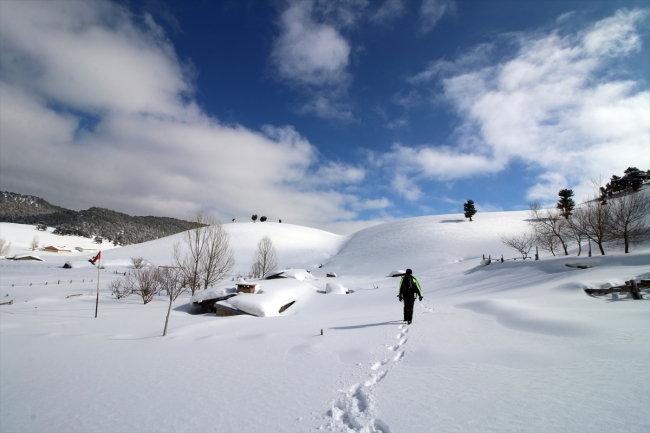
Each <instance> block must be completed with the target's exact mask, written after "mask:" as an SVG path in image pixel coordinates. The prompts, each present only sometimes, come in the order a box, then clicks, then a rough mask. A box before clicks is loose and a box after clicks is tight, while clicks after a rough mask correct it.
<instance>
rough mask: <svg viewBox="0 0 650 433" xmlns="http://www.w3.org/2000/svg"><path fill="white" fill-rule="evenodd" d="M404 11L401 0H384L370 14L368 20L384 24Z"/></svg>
mask: <svg viewBox="0 0 650 433" xmlns="http://www.w3.org/2000/svg"><path fill="white" fill-rule="evenodd" d="M405 12H406V10H405V8H404V2H403V1H402V0H386V1H384V3H383V4H382V5H381V7H380V8H379V9H377V11H376V12H375V13H374V14H372V15H371V16H370V21H371V22H373V23H375V24H386V23H388V22H390V21H392V20H394V19H395V18H399V17H400V16H402V15H404V13H405Z"/></svg>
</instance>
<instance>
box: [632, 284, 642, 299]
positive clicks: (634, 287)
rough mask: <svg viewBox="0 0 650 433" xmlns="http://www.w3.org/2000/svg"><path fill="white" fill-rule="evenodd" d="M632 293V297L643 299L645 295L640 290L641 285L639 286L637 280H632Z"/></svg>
mask: <svg viewBox="0 0 650 433" xmlns="http://www.w3.org/2000/svg"><path fill="white" fill-rule="evenodd" d="M629 283H630V293H631V294H632V299H637V300H639V299H643V296H641V291H640V290H639V286H637V284H636V281H634V280H630V281H629Z"/></svg>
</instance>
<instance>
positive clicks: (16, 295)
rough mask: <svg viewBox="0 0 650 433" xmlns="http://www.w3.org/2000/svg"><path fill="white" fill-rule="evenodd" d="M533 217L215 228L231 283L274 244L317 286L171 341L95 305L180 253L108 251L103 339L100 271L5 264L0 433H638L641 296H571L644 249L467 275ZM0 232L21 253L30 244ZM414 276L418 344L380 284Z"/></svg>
mask: <svg viewBox="0 0 650 433" xmlns="http://www.w3.org/2000/svg"><path fill="white" fill-rule="evenodd" d="M527 217H528V216H527V213H526V212H501V213H483V214H480V215H477V218H475V221H473V222H471V223H470V222H467V221H466V220H464V219H463V218H462V216H460V215H442V216H428V217H420V218H411V219H404V220H399V221H395V222H390V223H386V224H382V225H378V226H374V227H370V228H368V229H365V230H362V231H359V232H357V233H355V234H353V235H351V236H349V237H344V236H338V235H334V234H331V233H327V232H323V231H320V230H315V229H310V228H306V227H299V226H292V225H289V224H277V223H269V222H266V223H256V224H253V223H237V224H227V225H226V228H227V230H228V232H229V234H230V241H231V245H232V247H233V249H234V251H235V258H236V261H237V264H236V267H235V270H236V271H240V272H246V271H248V269H249V267H250V264H251V262H252V256H253V252H254V251H255V249H256V248H257V242H258V240H259V239H260V238H261V237H262V236H264V235H267V236H269V237H271V239H272V240H273V243H274V245H275V247H276V248H277V250H278V255H279V257H280V267H281V268H285V267H294V268H305V269H309V270H311V271H312V273H313V274H314V275H315V277H316V278H315V279H314V280H311V281H310V284H313V285H314V286H315V288H316V289H317V290H314V291H313V292H312V293H309V294H308V296H306V297H304V298H301V302H300V303H296V305H295V306H293V307H291V308H290V309H289V310H287V314H282V315H281V316H279V317H266V318H257V317H253V316H236V317H215V316H214V315H201V314H190V313H192V311H190V308H189V306H188V303H189V295H185V296H183V297H181V298H179V299H178V300H177V301H176V303H175V304H174V310H173V313H172V317H171V319H170V331H169V333H168V335H167V336H166V337H161V336H160V335H161V333H162V328H163V325H164V319H165V314H166V310H167V302H166V300H165V299H164V298H163V297H159V298H156V300H155V301H153V302H151V303H149V304H147V305H142V302H141V301H140V302H139V300H138V299H137V298H135V297H134V296H131V297H129V298H125V299H121V300H116V299H114V298H113V297H111V296H110V292H108V290H107V289H106V287H107V284H108V282H109V281H110V280H111V279H113V278H118V276H117V275H116V274H115V273H114V272H115V271H118V270H122V269H124V268H122V267H120V266H117V265H118V264H119V263H126V262H127V259H129V258H130V257H137V256H142V257H145V258H147V259H148V260H149V261H151V262H153V263H156V264H168V263H169V262H170V261H171V250H172V246H173V244H174V242H176V241H178V240H180V237H181V235H175V236H171V237H169V238H164V239H158V240H156V241H152V242H148V243H143V244H138V245H130V246H127V247H122V248H116V249H113V250H110V251H108V250H107V251H104V252H103V253H102V254H103V256H104V257H105V260H106V261H107V263H114V265H112V266H108V267H107V269H105V270H104V271H102V272H101V275H100V277H101V280H100V281H101V283H100V284H101V292H100V301H99V317H98V318H97V319H95V318H94V308H95V297H94V289H95V285H96V282H97V280H96V277H97V270H96V269H95V268H80V269H69V270H67V269H62V268H60V267H59V266H61V265H62V264H63V262H64V261H65V260H67V259H66V258H65V257H64V256H63V255H62V254H59V255H54V254H53V255H51V256H44V259H45V261H44V262H38V263H35V262H21V263H19V262H10V261H0V300H1V301H5V300H7V301H8V300H14V304H13V305H2V306H0V353H1V354H2V356H0V407H2V412H1V415H2V416H0V431H3V432H5V431H7V432H15V431H23V432H27V431H29V432H39V431H79V432H82V431H83V432H85V431H111V432H112V431H223V432H232V431H248V432H250V431H264V432H266V431H343V432H345V431H367V432H372V431H383V432H389V431H392V432H398V431H445V432H447V431H590V432H598V431H601V432H610V431H626V432H633V431H644V432H645V431H647V430H648V429H649V428H650V409H649V408H650V302H649V300H648V298H650V295H647V294H646V296H645V298H646V299H645V300H643V301H633V300H631V299H630V298H628V297H627V296H626V295H620V296H612V295H608V296H600V297H590V296H587V295H586V294H585V292H584V291H583V288H585V287H607V286H609V285H616V284H622V283H623V282H624V281H625V280H628V279H630V278H637V279H638V278H649V277H650V248H649V246H648V245H645V246H640V247H635V248H634V249H633V252H632V253H631V254H627V255H625V254H622V253H621V252H620V251H619V250H620V248H619V250H616V249H614V248H611V249H608V250H607V254H608V255H607V256H605V257H601V256H594V257H591V258H587V257H584V254H583V256H582V257H579V258H578V257H576V256H575V250H574V251H573V255H572V256H569V257H549V256H548V255H543V256H542V260H540V261H531V260H527V261H525V262H524V261H521V260H517V261H506V262H505V263H500V262H493V263H492V264H491V265H489V266H485V267H480V266H478V265H479V264H480V262H481V258H482V255H483V254H485V255H492V257H495V256H496V257H500V255H501V254H504V256H505V257H506V258H508V257H516V256H517V254H516V253H515V252H514V251H512V250H508V249H507V248H506V247H505V246H504V245H503V244H502V243H501V241H500V236H501V235H502V234H504V235H508V234H513V233H519V232H520V231H522V230H524V228H525V227H526V221H525V220H526V218H527ZM30 227H31V226H30ZM0 230H1V233H2V234H1V235H0V236H3V237H6V238H11V239H13V242H14V243H15V245H17V246H20V245H23V244H25V245H27V244H28V243H29V242H30V241H31V238H32V237H33V234H34V233H35V231H34V230H33V227H32V228H31V230H32V231H30V232H29V234H28V235H27V238H26V239H23V240H21V239H22V238H21V236H23V235H20V234H19V233H18V232H19V230H20V228H19V227H16V226H15V225H8V224H4V223H3V224H1V225H0ZM25 233H27V232H25ZM23 237H24V236H23ZM19 238H20V239H19ZM86 255H87V256H90V254H86ZM76 257H79V258H83V257H85V256H84V255H83V254H81V253H79V254H78V255H77V256H76ZM577 263H579V264H586V265H589V266H591V267H589V268H587V269H580V268H576V267H567V266H566V265H567V264H577ZM321 264H322V265H323V266H322V268H319V265H321ZM407 267H409V268H412V269H413V270H414V273H415V276H416V277H418V279H419V281H420V283H421V285H422V288H423V291H424V300H423V302H421V303H419V302H418V303H416V311H415V317H414V323H413V324H412V325H410V326H409V325H405V324H404V323H403V322H401V315H402V314H401V308H402V305H401V304H400V303H399V302H398V300H397V298H396V295H397V279H395V278H390V277H386V275H388V273H389V272H390V271H392V270H395V269H404V268H407ZM330 271H335V272H336V273H337V274H338V275H339V277H338V278H326V277H325V275H326V273H327V272H330ZM90 280H93V281H90ZM70 281H72V282H70ZM45 282H47V283H48V285H45ZM328 282H329V283H338V284H341V285H343V286H344V287H347V288H349V289H350V290H351V292H352V293H351V294H349V295H339V294H328V293H326V290H325V288H326V284H327V283H328ZM30 284H31V285H30ZM223 284H225V285H228V284H231V283H229V282H224V283H223ZM646 293H647V292H646ZM77 294H79V295H81V296H76V297H71V298H67V296H68V295H77ZM252 296H255V295H252ZM292 309H293V310H292ZM321 330H322V333H323V335H321Z"/></svg>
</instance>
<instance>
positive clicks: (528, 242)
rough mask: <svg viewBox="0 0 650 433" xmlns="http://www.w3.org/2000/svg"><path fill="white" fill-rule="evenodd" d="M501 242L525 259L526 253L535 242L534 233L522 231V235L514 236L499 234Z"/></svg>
mask: <svg viewBox="0 0 650 433" xmlns="http://www.w3.org/2000/svg"><path fill="white" fill-rule="evenodd" d="M501 242H503V243H504V244H506V245H507V246H509V247H511V248H514V249H515V250H517V251H519V253H520V254H521V258H522V259H524V260H526V259H527V258H528V253H529V252H530V250H531V248H533V244H534V243H535V235H534V234H532V233H524V234H523V235H519V236H517V235H515V236H503V235H502V236H501Z"/></svg>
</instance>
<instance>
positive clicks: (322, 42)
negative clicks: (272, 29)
mask: <svg viewBox="0 0 650 433" xmlns="http://www.w3.org/2000/svg"><path fill="white" fill-rule="evenodd" d="M313 8H314V2H313V1H302V2H295V3H293V4H291V5H290V6H289V7H288V8H287V9H286V10H285V11H284V12H283V13H282V15H281V17H280V23H279V27H280V36H279V37H278V39H277V40H276V41H275V46H274V49H273V53H272V54H271V57H272V59H273V61H274V63H275V65H276V67H277V69H278V72H279V74H280V76H281V77H282V78H284V79H287V80H289V81H291V82H295V83H298V84H300V85H309V86H311V85H314V86H321V85H331V84H341V83H343V82H345V81H346V80H347V79H348V74H347V72H346V67H347V65H348V63H349V57H350V44H349V43H348V41H347V40H346V39H345V38H343V36H341V34H340V33H339V31H338V30H337V29H336V28H335V27H334V26H332V25H328V24H323V23H317V22H315V21H314V19H313V17H312V12H313Z"/></svg>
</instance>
